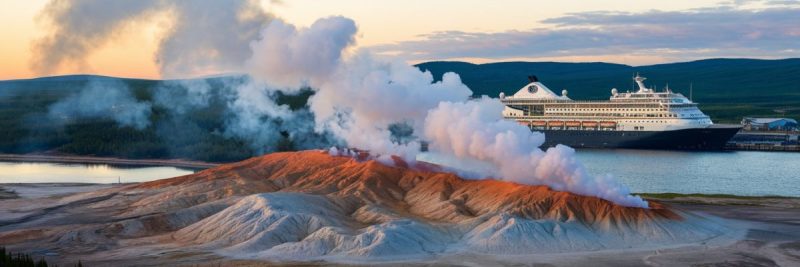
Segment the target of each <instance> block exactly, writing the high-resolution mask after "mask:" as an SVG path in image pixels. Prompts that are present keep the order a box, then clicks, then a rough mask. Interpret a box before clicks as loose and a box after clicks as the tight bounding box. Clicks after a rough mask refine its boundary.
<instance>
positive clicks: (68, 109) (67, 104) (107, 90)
mask: <svg viewBox="0 0 800 267" xmlns="http://www.w3.org/2000/svg"><path fill="white" fill-rule="evenodd" d="M150 106H151V105H150V103H148V102H139V101H137V100H136V99H135V98H134V97H133V96H132V95H131V93H130V90H129V89H128V87H127V86H126V85H125V84H124V83H122V82H119V81H116V80H110V81H102V82H101V81H92V82H90V83H89V84H88V85H87V86H86V87H85V88H83V89H82V90H81V91H80V92H78V93H77V94H74V95H71V96H69V97H67V98H65V99H63V100H61V101H59V102H56V103H55V104H53V105H52V106H50V107H49V113H48V115H49V116H50V118H52V119H54V121H57V122H59V121H60V122H69V121H73V120H78V119H86V118H110V119H113V120H114V121H116V122H117V123H119V124H120V125H122V126H130V127H133V128H136V129H139V130H141V129H144V128H145V127H147V126H149V125H150Z"/></svg>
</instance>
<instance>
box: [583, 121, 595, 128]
mask: <svg viewBox="0 0 800 267" xmlns="http://www.w3.org/2000/svg"><path fill="white" fill-rule="evenodd" d="M581 124H583V127H592V128H594V127H597V122H596V121H584V122H581Z"/></svg>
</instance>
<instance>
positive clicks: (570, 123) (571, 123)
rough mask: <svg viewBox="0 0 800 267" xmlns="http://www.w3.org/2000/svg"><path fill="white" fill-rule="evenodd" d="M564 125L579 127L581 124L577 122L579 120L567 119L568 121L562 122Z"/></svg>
mask: <svg viewBox="0 0 800 267" xmlns="http://www.w3.org/2000/svg"><path fill="white" fill-rule="evenodd" d="M564 125H566V126H567V127H580V126H581V122H579V121H568V122H564Z"/></svg>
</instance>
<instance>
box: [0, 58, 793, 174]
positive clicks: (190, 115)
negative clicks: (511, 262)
mask: <svg viewBox="0 0 800 267" xmlns="http://www.w3.org/2000/svg"><path fill="white" fill-rule="evenodd" d="M418 66H419V67H420V68H421V69H424V70H430V71H431V72H432V73H433V74H434V76H435V77H437V78H441V76H442V74H443V73H444V72H448V71H453V72H457V73H458V74H460V75H461V78H462V80H463V81H464V83H466V84H467V85H469V87H470V88H471V89H472V90H473V91H474V92H475V94H476V96H479V95H489V96H492V97H497V95H498V94H499V93H500V92H501V91H503V92H505V93H506V94H511V93H514V92H515V91H516V90H517V89H518V88H520V87H522V86H523V85H525V84H526V83H527V78H526V77H527V76H528V75H537V76H538V77H539V79H540V80H541V81H542V82H543V83H544V84H546V85H547V86H548V87H550V88H551V89H553V90H554V91H555V92H557V93H558V92H560V91H561V90H562V89H565V88H566V89H568V90H569V95H570V97H572V98H574V99H607V98H608V96H609V94H610V92H609V91H610V89H611V88H618V89H619V90H620V91H626V90H629V89H630V88H631V85H632V84H631V76H632V75H633V74H634V73H636V72H639V73H640V74H642V75H643V76H646V77H648V80H647V84H648V85H656V86H657V87H658V89H659V90H660V89H662V88H663V87H664V85H666V83H667V82H669V86H670V88H672V89H673V90H674V91H678V92H682V93H684V94H686V95H688V88H689V84H690V83H693V85H694V86H693V88H694V90H693V96H694V100H695V101H696V102H699V103H701V106H700V108H701V109H702V110H703V111H704V112H705V113H706V114H709V115H710V116H711V118H712V119H713V120H714V121H715V122H729V123H736V122H738V121H739V120H741V118H742V116H746V115H761V116H787V117H793V118H800V59H784V60H752V59H711V60H701V61H694V62H686V63H674V64H661V65H652V66H639V67H632V66H627V65H620V64H609V63H555V62H508V63H492V64H480V65H476V64H470V63H464V62H429V63H424V64H420V65H418ZM246 79H247V78H246V77H244V76H241V75H228V76H218V77H213V78H205V79H193V80H177V81H160V80H143V79H127V78H115V77H104V76H93V75H72V76H60V77H44V78H37V79H25V80H8V81H0V153H32V152H37V153H40V152H56V153H69V154H80V155H96V156H115V157H122V158H187V159H195V160H204V161H216V162H225V161H236V160H241V159H244V158H247V157H251V156H253V155H257V154H259V153H262V152H265V151H276V150H295V149H303V148H307V147H308V145H307V143H313V142H309V141H307V140H293V139H292V138H291V137H290V136H289V135H288V133H285V132H284V131H283V130H280V129H283V128H280V127H284V128H285V127H294V125H293V124H291V123H288V124H284V122H283V121H281V120H271V119H270V118H258V119H259V120H260V121H264V123H261V124H258V125H256V126H258V127H259V129H260V130H259V131H256V132H252V133H251V132H248V131H244V132H242V131H239V132H236V131H235V130H237V129H238V128H236V127H231V125H237V124H235V123H237V121H236V120H235V119H234V117H235V116H232V115H235V114H239V113H237V112H241V111H240V110H237V109H235V108H232V106H231V99H233V98H232V96H233V95H232V92H234V91H235V90H232V88H234V87H237V85H238V84H240V83H242V82H244V81H245V80H246ZM197 86H199V87H197ZM190 87H191V89H190ZM197 90H199V91H197ZM198 93H201V94H199V95H198ZM311 94H312V92H311V91H309V90H305V91H303V93H302V94H300V95H297V96H287V95H283V94H275V95H272V96H270V97H271V98H274V100H275V101H277V102H279V103H283V104H289V106H290V107H291V108H292V109H294V110H299V109H305V103H306V100H307V98H308V97H309V96H310V95H311ZM197 100H202V101H200V102H199V103H202V104H198V103H195V102H194V101H197ZM136 111H139V112H136ZM304 114H305V113H304ZM304 118H305V117H304ZM305 119H310V118H305ZM141 121H143V122H145V123H147V125H146V127H137V125H138V124H136V123H134V122H141ZM232 123H233V124H232ZM139 126H141V125H139ZM272 128H275V129H278V130H270V129H272ZM267 130H270V131H280V135H279V136H274V138H271V139H264V138H263V137H264V135H263V134H262V132H263V131H267ZM242 133H243V134H242ZM262 141H263V142H262ZM262 143H264V144H263V145H262Z"/></svg>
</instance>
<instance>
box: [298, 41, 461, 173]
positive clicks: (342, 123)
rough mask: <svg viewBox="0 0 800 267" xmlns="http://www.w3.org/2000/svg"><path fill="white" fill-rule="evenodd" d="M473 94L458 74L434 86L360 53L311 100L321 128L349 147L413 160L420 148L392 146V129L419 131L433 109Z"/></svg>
mask: <svg viewBox="0 0 800 267" xmlns="http://www.w3.org/2000/svg"><path fill="white" fill-rule="evenodd" d="M471 94H472V92H471V91H470V90H469V88H467V87H466V86H465V85H464V84H463V83H461V79H460V78H459V77H458V75H455V74H452V73H448V74H446V75H445V76H444V77H443V79H442V81H440V82H434V79H433V76H432V75H431V74H430V73H429V72H421V71H419V69H417V68H415V67H412V66H409V65H408V64H405V63H401V62H380V61H376V60H374V59H373V58H372V57H371V56H369V54H366V53H360V54H358V55H356V56H354V57H353V58H350V59H349V60H348V61H347V62H345V63H344V64H343V65H342V66H340V68H339V69H338V70H337V71H336V73H335V74H334V75H333V78H332V79H330V80H328V81H326V82H325V83H322V84H321V85H319V87H318V89H317V93H316V94H315V95H314V96H313V97H312V98H311V99H310V100H309V101H310V108H311V111H313V112H314V114H315V115H316V120H317V125H318V126H319V127H323V128H325V129H330V130H331V131H332V132H333V133H335V134H336V135H337V136H339V137H341V138H342V139H343V140H344V141H346V142H347V143H348V144H349V145H350V146H353V147H357V148H361V149H366V150H370V151H372V152H373V153H378V154H395V155H399V156H403V157H405V158H406V159H413V158H414V156H415V155H416V153H417V152H418V151H419V143H418V142H411V143H407V144H398V143H396V142H392V139H391V132H390V131H389V127H390V125H392V124H394V123H407V124H409V125H410V126H412V128H413V129H414V131H415V132H420V130H421V129H422V121H423V120H424V118H425V115H426V113H427V111H428V110H429V109H431V108H433V107H435V106H436V105H437V104H438V103H439V102H441V101H463V100H466V99H467V98H468V97H469V96H470V95H471Z"/></svg>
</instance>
